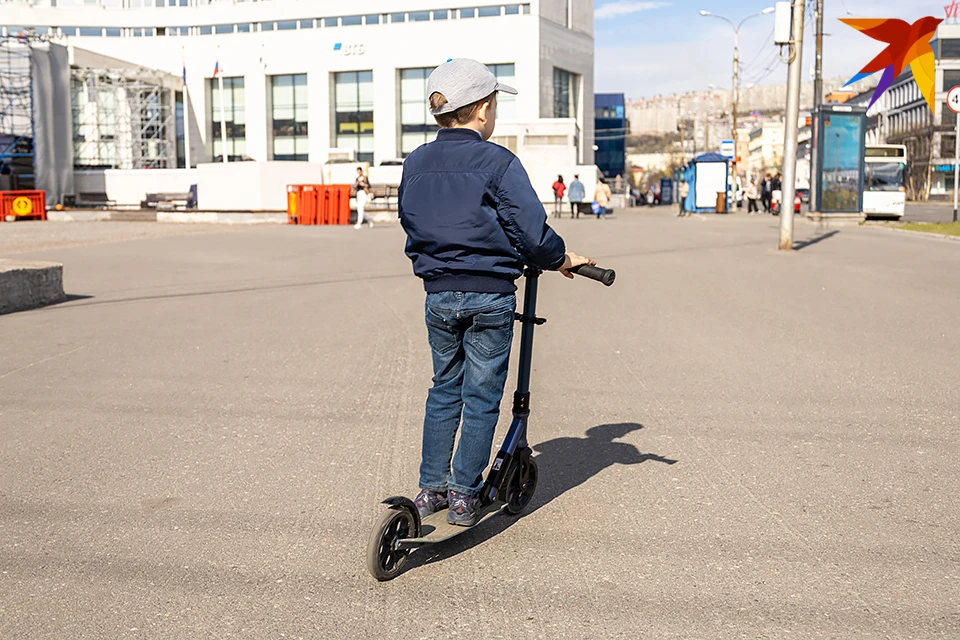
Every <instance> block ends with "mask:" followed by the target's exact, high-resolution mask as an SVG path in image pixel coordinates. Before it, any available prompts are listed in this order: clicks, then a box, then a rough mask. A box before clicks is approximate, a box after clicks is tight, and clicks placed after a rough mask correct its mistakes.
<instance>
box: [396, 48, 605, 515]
mask: <svg viewBox="0 0 960 640" xmlns="http://www.w3.org/2000/svg"><path fill="white" fill-rule="evenodd" d="M498 91H504V92H506V93H511V94H516V93H517V91H516V89H513V88H511V87H508V86H505V85H501V84H499V83H498V82H497V78H496V76H494V75H493V74H492V73H491V72H490V70H489V69H487V68H486V67H485V66H484V65H483V64H481V63H479V62H477V61H475V60H468V59H465V58H457V59H454V60H450V61H449V62H446V63H444V64H442V65H440V66H439V67H437V68H436V69H435V70H434V71H433V73H431V74H430V77H429V78H428V79H427V96H428V100H429V103H430V104H429V106H430V113H431V114H432V115H433V116H434V118H436V120H437V123H438V124H439V125H440V131H439V132H438V134H437V139H436V141H435V142H431V143H429V144H425V145H423V146H421V147H420V148H418V149H417V150H415V151H414V152H413V153H411V154H410V155H409V156H408V157H407V159H406V160H405V161H404V163H403V179H402V180H401V182H400V189H399V192H398V195H399V215H400V222H401V224H402V225H403V229H404V231H406V233H407V244H406V254H407V256H408V257H409V258H410V260H412V261H413V271H414V273H415V274H416V275H417V276H418V277H420V278H422V279H423V285H424V289H425V290H426V292H427V299H426V305H425V307H426V308H425V315H426V324H427V337H428V339H429V342H430V347H431V350H432V352H433V372H434V376H433V387H432V388H431V389H430V391H429V392H428V394H427V404H426V412H425V416H424V420H423V449H422V462H421V464H420V489H421V491H420V493H419V495H417V498H416V500H415V502H416V504H417V509H418V510H419V511H420V515H421V517H424V516H427V515H429V514H431V513H434V512H436V511H440V510H441V509H444V508H446V507H447V506H448V505H449V511H448V512H447V522H449V523H451V524H457V525H462V526H467V527H469V526H473V525H474V524H476V522H477V520H478V518H479V511H480V498H479V493H480V489H481V488H482V486H483V472H484V470H485V469H486V467H487V463H488V462H489V460H490V448H491V446H492V444H493V435H494V432H495V431H496V428H497V419H498V418H499V415H500V400H501V398H502V397H503V387H504V384H505V383H506V380H507V366H508V364H509V359H510V347H511V342H512V338H513V321H514V318H513V314H514V311H515V309H516V306H517V299H516V296H515V295H514V292H515V291H516V290H517V288H516V285H515V284H514V281H515V280H516V279H517V278H519V277H520V275H521V274H522V272H523V265H524V262H526V263H529V264H532V265H535V266H537V267H540V268H541V269H547V270H559V271H560V272H561V273H563V275H565V276H567V277H568V278H572V277H573V275H572V274H570V273H569V270H570V269H572V268H573V267H576V266H579V265H582V264H595V263H594V262H593V261H592V260H588V259H586V258H582V257H580V256H578V255H576V254H575V253H566V252H565V251H566V249H565V247H564V244H563V240H562V239H561V238H560V237H559V236H558V235H557V234H556V233H554V232H553V230H552V229H551V228H550V227H549V226H548V225H547V214H546V211H545V210H544V208H543V204H541V202H540V198H539V197H537V194H536V192H535V191H534V190H533V186H532V185H531V184H530V180H529V178H528V177H527V174H526V172H525V171H524V170H523V166H522V165H521V164H520V161H519V160H517V158H516V156H514V155H513V154H512V153H510V151H508V150H507V149H506V148H504V147H501V146H499V145H495V144H492V143H489V142H487V140H489V138H490V136H491V135H492V134H493V128H494V126H495V124H496V117H497V92H498ZM461 417H462V419H463V427H462V429H461V433H460V443H459V446H458V447H457V451H456V456H454V455H453V454H454V451H453V445H454V440H455V439H456V436H457V428H458V427H459V426H460V421H461ZM451 457H452V458H453V468H452V473H451V464H450V463H451Z"/></svg>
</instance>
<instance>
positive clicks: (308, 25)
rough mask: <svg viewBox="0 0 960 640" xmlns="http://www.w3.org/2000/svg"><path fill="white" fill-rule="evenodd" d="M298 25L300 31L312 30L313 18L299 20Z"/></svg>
mask: <svg viewBox="0 0 960 640" xmlns="http://www.w3.org/2000/svg"><path fill="white" fill-rule="evenodd" d="M299 24H300V28H301V29H313V18H308V19H306V20H300V22H299Z"/></svg>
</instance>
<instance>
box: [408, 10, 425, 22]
mask: <svg viewBox="0 0 960 640" xmlns="http://www.w3.org/2000/svg"><path fill="white" fill-rule="evenodd" d="M429 19H430V12H429V11H411V12H410V22H425V21H427V20H429Z"/></svg>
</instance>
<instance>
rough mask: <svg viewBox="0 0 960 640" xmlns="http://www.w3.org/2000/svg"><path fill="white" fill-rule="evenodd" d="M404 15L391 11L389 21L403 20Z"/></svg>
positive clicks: (404, 19)
mask: <svg viewBox="0 0 960 640" xmlns="http://www.w3.org/2000/svg"><path fill="white" fill-rule="evenodd" d="M406 17H407V16H406V14H404V13H391V14H390V22H405V21H406Z"/></svg>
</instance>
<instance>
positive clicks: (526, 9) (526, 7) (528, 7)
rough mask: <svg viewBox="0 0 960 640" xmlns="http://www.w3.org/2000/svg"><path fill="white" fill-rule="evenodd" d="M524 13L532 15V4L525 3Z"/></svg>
mask: <svg viewBox="0 0 960 640" xmlns="http://www.w3.org/2000/svg"><path fill="white" fill-rule="evenodd" d="M523 15H525V16H528V15H530V5H528V4H525V5H523Z"/></svg>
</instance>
